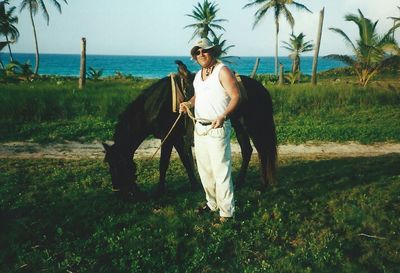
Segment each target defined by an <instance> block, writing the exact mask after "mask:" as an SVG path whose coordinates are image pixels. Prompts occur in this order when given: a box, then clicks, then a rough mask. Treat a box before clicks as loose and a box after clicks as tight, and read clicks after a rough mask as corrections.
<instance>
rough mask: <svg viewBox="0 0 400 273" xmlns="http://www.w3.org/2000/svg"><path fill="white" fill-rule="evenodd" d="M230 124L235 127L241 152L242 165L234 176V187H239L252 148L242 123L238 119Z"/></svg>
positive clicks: (245, 171) (243, 178) (242, 182)
mask: <svg viewBox="0 0 400 273" xmlns="http://www.w3.org/2000/svg"><path fill="white" fill-rule="evenodd" d="M232 126H233V128H234V129H235V133H236V139H237V141H238V143H239V145H240V149H241V152H242V165H241V166H240V170H239V173H238V174H237V176H236V181H235V186H236V188H240V187H242V186H243V184H244V182H245V178H246V173H247V169H248V167H249V162H250V159H251V154H252V152H253V148H252V147H251V143H250V138H249V135H248V134H247V132H246V130H245V128H244V126H243V124H242V123H241V122H240V121H239V120H237V121H232Z"/></svg>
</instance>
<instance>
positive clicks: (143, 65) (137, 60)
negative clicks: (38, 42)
mask: <svg viewBox="0 0 400 273" xmlns="http://www.w3.org/2000/svg"><path fill="white" fill-rule="evenodd" d="M13 55H14V59H16V60H18V61H19V62H21V63H25V62H27V61H29V63H30V64H31V65H32V69H33V67H34V64H35V55H34V54H25V53H14V54H13ZM0 58H1V60H2V62H3V63H4V64H6V63H8V61H9V55H8V54H6V53H5V52H2V53H1V54H0ZM175 60H181V61H183V62H184V63H185V64H186V65H187V66H188V69H189V70H191V71H193V72H194V71H197V70H198V69H199V66H198V65H197V64H196V63H195V62H194V61H193V60H191V59H190V57H188V56H119V55H87V57H86V62H87V69H88V68H89V67H93V68H94V69H96V70H99V69H103V70H104V71H103V76H110V75H114V74H115V72H116V71H119V72H121V73H123V74H126V75H127V74H130V75H132V76H137V77H144V78H162V77H165V76H167V75H168V74H169V73H171V72H175V71H176V64H175V62H174V61H175ZM312 60H313V57H311V56H303V57H301V70H302V73H304V74H311V70H312ZM230 61H232V63H228V65H229V66H230V67H231V68H232V69H233V70H234V71H236V72H239V73H240V74H243V75H250V74H251V72H252V70H253V66H254V63H255V61H256V57H235V58H232V59H231V60H230ZM279 62H281V63H282V64H283V65H284V70H290V69H291V60H290V59H289V58H288V57H283V56H281V57H279ZM79 66H80V55H78V54H40V68H39V74H47V75H62V76H78V75H79ZM342 66H344V64H343V63H341V62H338V61H335V60H329V59H323V58H319V60H318V71H319V72H320V71H324V70H329V69H332V68H336V67H342ZM257 73H258V74H265V73H270V74H272V73H274V57H273V56H272V57H260V65H259V67H258V70H257Z"/></svg>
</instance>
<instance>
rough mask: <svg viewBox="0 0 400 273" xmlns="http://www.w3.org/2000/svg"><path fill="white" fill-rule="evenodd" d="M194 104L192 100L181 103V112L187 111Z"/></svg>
mask: <svg viewBox="0 0 400 273" xmlns="http://www.w3.org/2000/svg"><path fill="white" fill-rule="evenodd" d="M191 106H192V104H191V102H190V101H184V102H181V103H180V104H179V113H186V112H187V110H188V109H190V108H191Z"/></svg>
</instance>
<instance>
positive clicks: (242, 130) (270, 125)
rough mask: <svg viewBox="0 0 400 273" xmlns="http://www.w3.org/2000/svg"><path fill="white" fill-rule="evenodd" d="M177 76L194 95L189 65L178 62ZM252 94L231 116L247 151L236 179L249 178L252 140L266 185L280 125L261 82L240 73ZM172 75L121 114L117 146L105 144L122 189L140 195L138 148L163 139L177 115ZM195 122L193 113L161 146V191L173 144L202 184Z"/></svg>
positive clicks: (271, 179)
mask: <svg viewBox="0 0 400 273" xmlns="http://www.w3.org/2000/svg"><path fill="white" fill-rule="evenodd" d="M177 64H178V65H179V66H178V75H177V76H178V77H179V78H180V79H181V81H178V82H182V85H183V86H182V88H183V90H185V99H186V100H188V99H189V98H190V97H192V96H193V86H192V82H193V77H194V75H192V74H190V73H189V72H188V71H187V69H186V66H185V65H184V64H183V63H182V62H179V61H177ZM241 79H242V83H243V85H244V87H245V89H246V93H247V95H246V96H245V97H247V98H244V99H242V101H241V103H240V106H239V107H238V109H237V110H236V111H235V113H234V114H233V115H232V116H231V117H230V118H231V122H232V127H233V128H234V130H235V133H236V138H237V140H238V143H239V145H240V148H241V151H242V159H243V160H242V165H241V168H240V170H239V173H238V176H237V178H236V179H235V184H236V186H240V185H242V183H243V182H244V179H245V176H246V172H247V169H248V165H249V161H250V158H251V154H252V151H253V149H252V146H251V143H250V138H251V140H252V142H253V144H254V146H255V148H256V150H257V152H258V156H259V159H260V170H261V177H262V180H263V185H264V186H267V185H270V184H273V183H274V181H275V172H276V161H277V148H276V146H277V143H276V133H275V124H274V119H273V115H272V100H271V97H270V94H269V93H268V91H267V90H266V89H265V88H264V86H263V85H262V84H260V83H259V82H257V81H256V80H254V79H251V78H249V77H246V76H241ZM171 88H172V87H171V79H170V77H165V78H163V79H161V80H159V81H157V82H156V83H155V84H153V85H152V86H150V87H149V88H147V89H146V90H144V91H143V92H142V93H141V95H139V97H138V98H136V99H135V100H134V101H133V102H131V103H130V104H129V105H128V107H127V108H126V110H125V111H124V112H123V113H122V114H121V116H120V119H119V122H118V124H117V126H116V130H115V134H114V144H113V145H111V146H109V145H107V144H103V145H104V148H105V151H106V155H105V159H104V160H105V161H106V162H107V163H108V164H109V167H110V173H111V180H112V184H113V188H114V189H115V190H118V191H120V192H123V193H127V192H131V193H136V192H137V191H138V187H137V184H136V175H135V174H136V168H135V164H134V162H133V155H134V152H135V151H136V150H137V148H138V147H139V145H140V144H141V143H142V142H143V141H144V140H145V139H146V137H148V136H149V135H153V136H154V137H156V138H159V139H164V137H165V136H166V134H167V132H168V131H169V129H170V128H171V126H172V124H173V123H174V121H175V120H176V118H177V117H178V113H173V112H172V110H171V101H172V95H171ZM192 135H193V126H192V125H191V120H189V119H188V117H186V116H185V117H184V118H181V119H180V120H179V122H178V124H177V126H176V127H175V128H174V130H173V131H172V133H171V135H169V137H168V138H167V140H166V142H165V143H164V144H163V146H162V147H161V158H160V166H159V171H160V180H159V186H158V192H159V193H162V192H163V191H164V190H165V176H166V171H167V168H168V165H169V162H170V156H171V152H172V148H173V147H175V149H176V151H177V152H178V155H179V157H180V159H181V160H182V163H183V165H184V167H185V169H186V171H187V174H188V176H189V180H190V183H191V187H192V189H194V188H195V187H196V185H197V182H196V178H195V174H194V164H193V155H192V150H191V143H192Z"/></svg>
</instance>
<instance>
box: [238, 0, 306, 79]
mask: <svg viewBox="0 0 400 273" xmlns="http://www.w3.org/2000/svg"><path fill="white" fill-rule="evenodd" d="M290 5H293V6H295V7H296V8H298V9H299V10H306V11H308V12H310V13H311V11H310V10H309V9H308V8H307V7H306V6H305V5H303V4H300V3H297V2H295V1H293V0H252V2H251V3H248V4H247V5H245V6H244V8H248V7H252V6H260V8H259V9H258V10H257V11H256V13H255V14H254V16H255V21H254V24H253V29H254V28H255V27H256V25H258V23H259V22H260V21H261V19H263V18H264V16H265V15H266V14H267V12H268V11H269V10H272V11H273V13H274V18H275V75H278V36H279V18H280V16H281V15H283V16H285V18H286V21H288V22H289V24H290V26H291V28H292V30H293V27H294V18H293V15H292V13H291V12H290V11H289V9H288V6H290Z"/></svg>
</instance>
